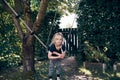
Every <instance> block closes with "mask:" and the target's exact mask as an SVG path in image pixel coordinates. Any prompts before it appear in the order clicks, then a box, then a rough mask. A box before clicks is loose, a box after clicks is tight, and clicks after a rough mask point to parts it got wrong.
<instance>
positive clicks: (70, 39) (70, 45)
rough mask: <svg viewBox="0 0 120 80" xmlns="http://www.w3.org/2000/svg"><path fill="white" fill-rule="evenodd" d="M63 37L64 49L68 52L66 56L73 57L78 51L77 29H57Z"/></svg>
mask: <svg viewBox="0 0 120 80" xmlns="http://www.w3.org/2000/svg"><path fill="white" fill-rule="evenodd" d="M59 32H62V33H63V35H64V37H65V39H66V40H65V47H66V49H67V51H68V56H73V55H75V54H76V53H77V50H78V35H77V28H64V29H59Z"/></svg>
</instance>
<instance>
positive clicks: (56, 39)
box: [55, 35, 63, 45]
mask: <svg viewBox="0 0 120 80" xmlns="http://www.w3.org/2000/svg"><path fill="white" fill-rule="evenodd" d="M62 41H63V38H62V36H60V35H57V36H55V44H56V45H61V44H62Z"/></svg>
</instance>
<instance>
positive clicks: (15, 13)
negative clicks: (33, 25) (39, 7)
mask: <svg viewBox="0 0 120 80" xmlns="http://www.w3.org/2000/svg"><path fill="white" fill-rule="evenodd" d="M3 2H4V3H5V4H6V5H7V6H8V7H9V8H10V10H11V11H12V12H13V13H14V15H15V16H16V18H18V19H19V20H20V21H21V22H22V23H23V24H24V25H25V27H26V28H27V29H28V30H29V31H30V32H31V34H32V35H33V36H34V37H35V38H36V39H37V40H38V41H39V43H40V44H41V45H42V46H43V47H44V48H46V49H47V46H46V45H45V44H44V43H43V42H42V40H41V39H40V38H39V37H38V36H37V35H36V34H34V32H33V31H32V30H31V29H30V27H29V26H28V25H27V24H26V23H25V21H24V20H23V19H22V18H21V17H20V16H19V15H18V14H17V12H15V10H14V9H13V8H12V7H11V6H10V5H9V4H8V3H7V1H6V0H3Z"/></svg>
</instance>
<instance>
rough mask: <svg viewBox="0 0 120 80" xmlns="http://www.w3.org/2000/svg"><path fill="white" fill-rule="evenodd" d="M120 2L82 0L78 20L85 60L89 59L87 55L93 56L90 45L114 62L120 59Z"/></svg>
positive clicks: (81, 47) (114, 0)
mask: <svg viewBox="0 0 120 80" xmlns="http://www.w3.org/2000/svg"><path fill="white" fill-rule="evenodd" d="M119 4H120V1H119V0H81V2H80V4H79V11H78V20H77V21H78V28H79V30H78V31H79V33H78V34H79V44H80V52H81V55H82V59H83V60H86V59H87V58H85V56H86V55H91V56H92V54H93V52H92V53H91V52H90V49H89V50H88V51H87V48H90V47H88V46H92V47H93V49H94V50H97V52H99V51H100V53H101V54H103V55H105V56H107V58H108V59H109V61H111V62H112V64H113V63H115V62H116V61H120V58H119V53H120V49H119V47H120V41H119V40H118V39H119V36H120V18H119V17H120V15H119V11H120V6H119ZM86 43H87V45H88V44H89V45H88V46H87V45H86ZM96 54H97V53H96ZM96 57H97V56H95V57H94V58H96ZM97 59H98V58H97ZM97 59H96V60H97Z"/></svg>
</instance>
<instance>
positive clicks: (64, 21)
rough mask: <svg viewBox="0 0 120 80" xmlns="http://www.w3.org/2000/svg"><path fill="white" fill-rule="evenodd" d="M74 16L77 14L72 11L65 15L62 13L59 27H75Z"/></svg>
mask: <svg viewBox="0 0 120 80" xmlns="http://www.w3.org/2000/svg"><path fill="white" fill-rule="evenodd" d="M76 18H77V15H76V14H74V13H70V14H68V15H67V16H66V15H64V16H63V17H62V18H61V20H60V22H61V24H60V28H71V27H72V28H77V22H76Z"/></svg>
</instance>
